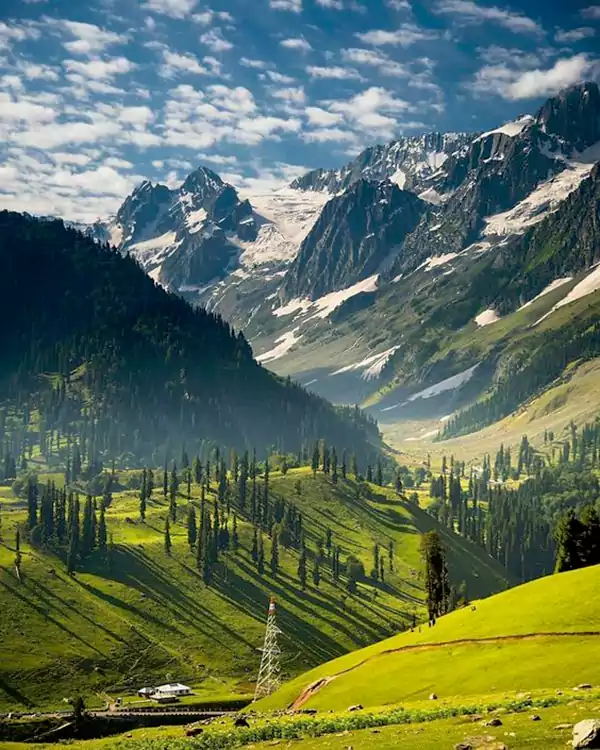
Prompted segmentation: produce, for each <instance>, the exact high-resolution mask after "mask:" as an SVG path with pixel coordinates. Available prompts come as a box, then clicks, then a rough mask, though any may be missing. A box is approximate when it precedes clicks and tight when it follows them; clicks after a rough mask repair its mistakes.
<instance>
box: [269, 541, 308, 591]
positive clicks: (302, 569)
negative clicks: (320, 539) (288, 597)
mask: <svg viewBox="0 0 600 750" xmlns="http://www.w3.org/2000/svg"><path fill="white" fill-rule="evenodd" d="M272 568H273V562H272V558H271V570H272ZM273 575H275V573H273ZM298 579H299V580H300V585H301V586H302V588H303V589H305V588H306V549H305V548H304V547H302V549H301V551H300V558H299V560H298Z"/></svg>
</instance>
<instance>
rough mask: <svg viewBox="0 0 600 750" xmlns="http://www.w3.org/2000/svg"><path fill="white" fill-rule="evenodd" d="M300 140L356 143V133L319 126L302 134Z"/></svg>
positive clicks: (307, 141)
mask: <svg viewBox="0 0 600 750" xmlns="http://www.w3.org/2000/svg"><path fill="white" fill-rule="evenodd" d="M302 140H303V141H305V142H306V143H331V142H337V143H344V142H345V143H356V142H357V140H358V139H357V136H356V133H352V132H351V131H350V130H342V129H341V128H319V129H317V130H309V131H307V132H305V133H303V134H302Z"/></svg>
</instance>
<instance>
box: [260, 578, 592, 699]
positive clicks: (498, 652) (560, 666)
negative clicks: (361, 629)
mask: <svg viewBox="0 0 600 750" xmlns="http://www.w3.org/2000/svg"><path fill="white" fill-rule="evenodd" d="M599 586H600V566H596V567H593V568H588V569H585V570H580V571H574V572H571V573H563V574H562V575H558V576H550V577H548V578H544V579H541V580H538V581H534V582H532V583H528V584H525V585H523V586H519V587H517V588H514V589H511V590H510V591H506V592H503V593H501V594H498V595H497V596H494V597H491V598H489V599H487V600H483V601H479V602H477V603H476V609H475V611H473V610H472V609H471V607H466V608H465V609H462V610H460V611H457V612H453V613H451V614H450V615H447V616H445V617H443V618H441V619H440V620H439V621H438V622H437V624H436V625H435V627H433V628H427V627H424V628H422V629H420V630H417V631H415V632H408V633H403V634H400V635H397V636H394V637H393V638H390V639H388V640H386V641H383V642H381V643H378V644H375V645H373V646H370V647H368V648H366V649H363V650H361V651H357V652H354V653H352V654H349V655H347V656H344V657H342V658H341V659H337V660H335V661H333V662H331V663H329V664H325V665H322V666H320V667H318V668H317V669H315V670H312V671H311V672H309V673H307V674H305V675H303V676H302V677H300V678H297V679H296V680H294V681H292V682H290V683H288V684H287V685H285V686H284V687H283V688H282V689H281V690H280V691H279V692H278V693H276V694H275V695H273V696H271V697H270V698H268V699H266V700H265V701H264V702H261V704H258V705H259V706H260V707H261V708H265V709H267V708H282V707H285V706H287V705H290V704H291V703H292V702H293V701H294V700H295V699H296V698H297V697H298V695H300V694H301V693H302V691H303V689H304V688H306V686H308V685H310V684H312V683H313V682H315V681H316V680H318V679H321V678H323V677H327V676H329V677H331V676H334V675H339V676H338V677H336V678H335V679H334V680H332V681H331V682H330V683H329V684H327V685H326V686H324V687H323V688H321V690H319V691H318V692H316V693H315V694H314V696H313V697H312V698H311V699H310V700H309V701H308V703H307V705H308V706H310V707H315V708H321V709H324V708H327V709H329V708H333V709H341V708H344V707H346V706H349V705H351V704H352V703H362V704H363V705H365V706H379V705H383V704H387V703H395V702H398V701H402V700H418V699H420V698H425V697H426V696H427V695H428V694H429V693H431V692H436V693H439V694H440V695H442V696H448V695H454V696H459V695H474V694H481V693H491V692H494V691H495V690H503V691H504V690H517V689H534V688H542V687H543V688H551V687H563V686H565V685H568V684H571V683H573V684H575V683H577V682H583V681H589V682H592V683H595V684H597V683H598V682H599V681H600V659H599V658H598V657H599V656H600V625H599V623H600V600H599V599H598V596H597V592H598V590H599ZM587 632H590V633H591V632H596V633H598V635H588V636H584V635H574V634H576V633H587ZM562 633H564V634H566V635H557V634H562ZM532 634H533V635H535V636H536V637H532V638H527V637H525V638H521V639H518V638H514V639H506V636H528V635H532ZM544 634H547V635H544ZM551 634H554V635H551ZM569 634H573V635H569ZM485 639H489V640H488V641H487V642H486V640H485ZM465 640H468V641H469V642H464V641H465ZM460 641H463V643H460ZM436 644H438V645H436ZM439 644H441V645H439ZM444 644H447V645H444ZM415 646H417V647H418V646H421V648H411V647H415ZM399 649H404V650H402V651H401V650H399ZM386 652H391V653H386Z"/></svg>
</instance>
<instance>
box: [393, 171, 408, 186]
mask: <svg viewBox="0 0 600 750" xmlns="http://www.w3.org/2000/svg"><path fill="white" fill-rule="evenodd" d="M390 182H393V183H394V184H395V185H398V187H399V188H400V190H402V188H403V187H404V186H405V185H406V174H405V173H404V172H403V171H402V170H401V169H397V170H396V171H395V172H394V174H393V175H392V176H391V177H390Z"/></svg>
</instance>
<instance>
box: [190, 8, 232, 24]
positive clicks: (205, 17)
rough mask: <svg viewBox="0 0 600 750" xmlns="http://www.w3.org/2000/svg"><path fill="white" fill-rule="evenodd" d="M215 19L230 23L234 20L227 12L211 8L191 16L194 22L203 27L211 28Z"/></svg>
mask: <svg viewBox="0 0 600 750" xmlns="http://www.w3.org/2000/svg"><path fill="white" fill-rule="evenodd" d="M215 18H217V19H218V20H219V21H228V22H229V23H231V22H232V21H233V20H234V18H233V16H232V15H231V13H228V12H227V11H226V10H223V11H214V10H212V9H211V8H206V9H205V10H203V11H202V12H201V13H193V14H192V15H191V19H192V21H194V22H195V23H199V24H200V25H201V26H210V24H211V23H212V22H213V20H214V19H215Z"/></svg>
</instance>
